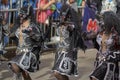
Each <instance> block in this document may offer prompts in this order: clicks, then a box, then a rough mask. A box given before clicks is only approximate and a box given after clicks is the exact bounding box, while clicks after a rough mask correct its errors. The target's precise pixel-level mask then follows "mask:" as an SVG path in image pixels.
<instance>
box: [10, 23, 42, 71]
mask: <svg viewBox="0 0 120 80" xmlns="http://www.w3.org/2000/svg"><path fill="white" fill-rule="evenodd" d="M38 27H39V26H37V25H36V24H35V23H30V25H29V27H28V28H26V29H24V30H23V31H22V36H23V41H22V44H20V43H19V44H18V47H17V51H16V52H17V55H16V56H15V57H14V58H13V59H12V60H11V61H10V62H9V65H10V64H11V63H15V64H16V65H18V66H19V67H20V68H21V69H23V70H25V71H28V72H34V71H36V70H37V69H38V68H39V53H40V50H41V40H42V36H41V35H40V34H41V31H40V30H39V28H38ZM19 34H20V31H19V28H18V29H17V31H16V33H15V35H16V37H17V38H18V39H19V36H20V35H19Z"/></svg>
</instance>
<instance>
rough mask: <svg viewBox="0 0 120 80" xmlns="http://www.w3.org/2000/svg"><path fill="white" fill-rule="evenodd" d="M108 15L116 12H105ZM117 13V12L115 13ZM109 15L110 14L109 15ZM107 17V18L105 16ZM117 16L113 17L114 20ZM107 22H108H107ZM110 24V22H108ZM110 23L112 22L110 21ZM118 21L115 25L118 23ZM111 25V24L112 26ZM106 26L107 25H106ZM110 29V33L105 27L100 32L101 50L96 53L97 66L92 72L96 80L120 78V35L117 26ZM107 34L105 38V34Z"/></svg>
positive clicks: (97, 38) (91, 76)
mask: <svg viewBox="0 0 120 80" xmlns="http://www.w3.org/2000/svg"><path fill="white" fill-rule="evenodd" d="M105 13H106V15H109V16H111V17H112V16H113V13H114V12H112V11H111V12H110V11H108V12H105ZM114 15H116V14H114ZM107 17H108V16H107ZM105 19H106V18H105ZM114 19H116V20H117V18H115V17H112V20H114ZM105 24H106V23H105ZM107 24H108V23H107ZM109 24H110V25H111V24H112V23H109ZM116 24H117V22H116V23H115V24H114V22H113V25H116ZM110 25H109V26H110ZM105 26H106V25H105ZM116 26H117V25H116ZM108 29H111V30H109V31H110V34H109V35H108V33H107V32H106V31H105V29H104V27H103V26H102V29H101V30H100V31H99V32H98V34H97V37H96V41H97V43H98V45H99V50H98V52H97V55H96V61H95V68H94V70H93V71H92V73H91V74H90V78H94V79H96V80H119V79H120V77H119V76H120V75H119V74H120V71H119V61H120V37H119V36H120V35H119V32H118V31H117V28H116V27H111V28H109V27H108ZM105 35H107V37H106V38H105V37H104V36H105Z"/></svg>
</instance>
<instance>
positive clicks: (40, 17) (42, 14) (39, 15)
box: [36, 0, 48, 23]
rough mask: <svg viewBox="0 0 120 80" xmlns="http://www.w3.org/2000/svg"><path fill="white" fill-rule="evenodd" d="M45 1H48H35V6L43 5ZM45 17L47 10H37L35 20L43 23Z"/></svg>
mask: <svg viewBox="0 0 120 80" xmlns="http://www.w3.org/2000/svg"><path fill="white" fill-rule="evenodd" d="M38 1H39V0H38ZM47 3H48V1H46V0H40V1H39V2H38V3H37V8H39V6H44V5H45V4H47ZM47 18H48V15H47V10H44V11H40V10H38V11H37V19H36V20H37V22H39V23H45V21H46V19H47Z"/></svg>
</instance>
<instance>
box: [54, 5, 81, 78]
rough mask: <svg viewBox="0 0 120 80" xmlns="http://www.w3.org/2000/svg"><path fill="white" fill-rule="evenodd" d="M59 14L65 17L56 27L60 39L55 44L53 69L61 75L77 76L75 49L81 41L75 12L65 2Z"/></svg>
mask: <svg viewBox="0 0 120 80" xmlns="http://www.w3.org/2000/svg"><path fill="white" fill-rule="evenodd" d="M60 14H61V18H63V17H64V18H65V19H64V20H63V21H61V22H60V23H61V24H62V25H61V26H59V27H58V28H59V29H58V34H59V36H60V41H59V43H58V44H57V51H56V55H55V62H54V67H53V71H55V72H58V73H60V74H61V75H66V76H70V75H74V76H77V75H78V73H77V50H78V46H80V45H81V44H80V43H79V41H81V43H83V40H82V38H81V36H80V34H79V32H80V30H79V28H80V27H79V20H78V16H77V12H76V11H75V10H74V9H73V8H72V7H70V6H69V5H67V4H65V5H63V6H62V8H61V13H60ZM82 46H83V45H82Z"/></svg>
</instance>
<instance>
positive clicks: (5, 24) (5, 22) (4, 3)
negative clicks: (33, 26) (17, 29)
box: [0, 0, 10, 60]
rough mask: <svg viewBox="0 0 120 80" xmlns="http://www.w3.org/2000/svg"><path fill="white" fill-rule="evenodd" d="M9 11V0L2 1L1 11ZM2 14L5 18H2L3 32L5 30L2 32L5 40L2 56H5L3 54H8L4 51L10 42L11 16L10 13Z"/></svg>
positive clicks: (0, 4)
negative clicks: (9, 23) (9, 21)
mask: <svg viewBox="0 0 120 80" xmlns="http://www.w3.org/2000/svg"><path fill="white" fill-rule="evenodd" d="M8 9H9V2H8V0H1V3H0V10H8ZM0 14H1V16H2V17H3V18H2V23H1V26H2V30H3V31H2V36H3V39H2V40H3V45H2V46H3V48H2V54H1V55H3V53H6V51H5V50H4V49H5V47H6V45H7V44H8V42H9V37H8V35H9V32H10V30H9V25H8V20H9V19H8V18H9V14H8V12H1V13H0ZM1 58H2V57H1ZM3 60H7V59H5V58H3Z"/></svg>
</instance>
